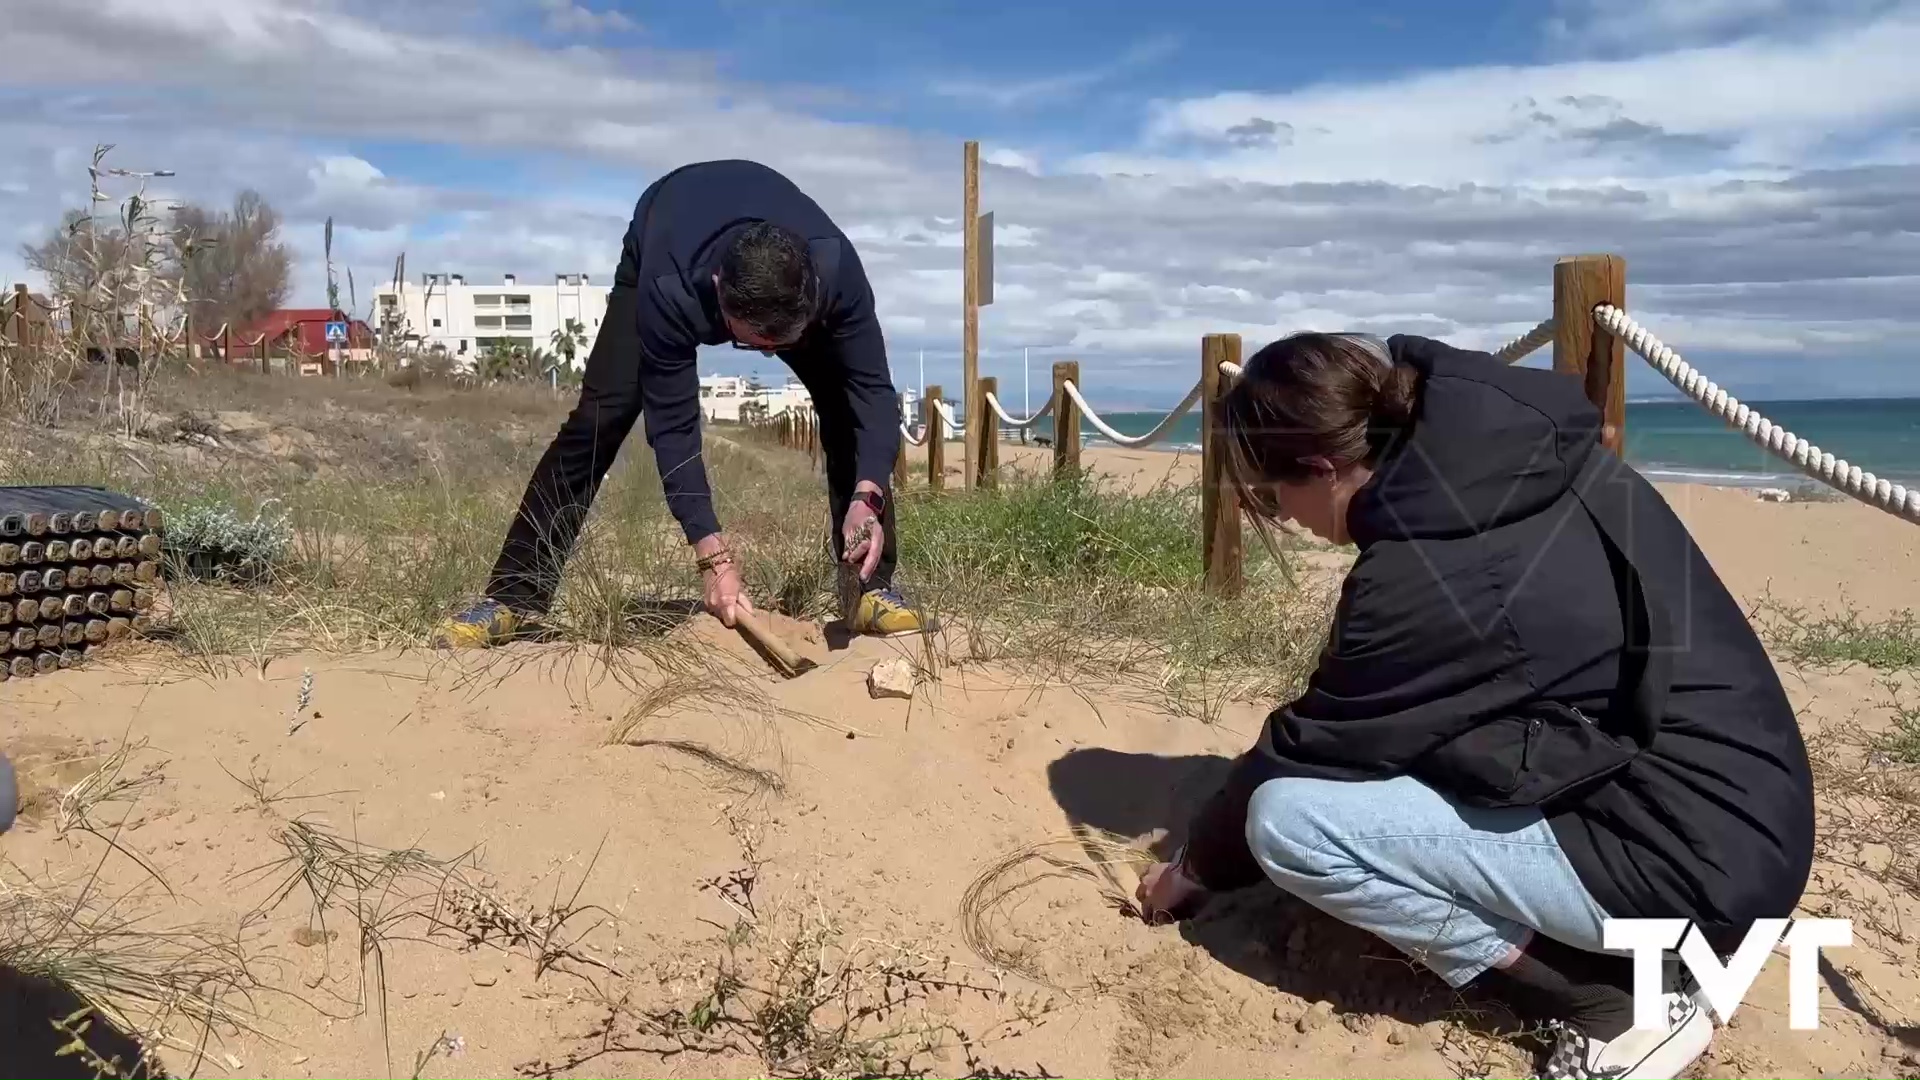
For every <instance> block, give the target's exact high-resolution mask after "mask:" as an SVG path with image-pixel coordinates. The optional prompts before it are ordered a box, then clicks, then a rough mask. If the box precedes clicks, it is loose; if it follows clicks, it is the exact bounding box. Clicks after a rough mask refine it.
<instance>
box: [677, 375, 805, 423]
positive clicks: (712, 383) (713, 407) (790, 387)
mask: <svg viewBox="0 0 1920 1080" xmlns="http://www.w3.org/2000/svg"><path fill="white" fill-rule="evenodd" d="M755 403H757V404H759V405H761V406H763V407H764V408H765V409H766V415H768V416H778V415H780V414H781V413H783V412H786V411H787V410H788V409H796V410H797V409H804V408H806V407H807V406H808V405H810V404H812V403H813V395H812V394H809V393H807V388H806V387H804V386H802V385H800V383H799V381H798V380H796V379H788V380H787V383H786V385H785V386H779V387H773V386H761V385H760V384H759V383H758V382H756V381H754V380H752V379H743V378H741V377H740V376H738V375H702V376H700V413H701V415H703V416H705V417H706V418H707V419H708V420H723V421H728V422H738V421H739V419H740V409H741V407H742V406H745V405H749V404H755Z"/></svg>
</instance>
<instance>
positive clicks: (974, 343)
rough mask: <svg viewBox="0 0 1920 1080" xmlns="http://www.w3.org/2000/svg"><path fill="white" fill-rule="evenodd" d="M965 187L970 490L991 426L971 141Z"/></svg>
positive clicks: (964, 379)
mask: <svg viewBox="0 0 1920 1080" xmlns="http://www.w3.org/2000/svg"><path fill="white" fill-rule="evenodd" d="M965 162H966V183H965V188H964V196H963V199H962V206H961V211H960V230H961V241H962V244H963V245H964V246H963V248H962V251H963V253H964V255H963V258H962V260H961V272H962V276H963V277H964V278H965V281H964V283H963V285H962V289H963V291H964V295H965V303H966V308H965V311H964V316H965V321H964V322H963V323H962V326H961V331H960V365H961V368H962V369H963V370H962V371H961V372H960V386H961V394H962V395H963V396H964V397H965V399H966V416H965V421H966V425H967V427H966V444H965V446H964V447H963V448H962V451H961V452H962V454H963V460H964V461H965V468H963V469H962V470H961V473H962V475H963V476H964V477H965V478H966V486H967V487H968V488H969V489H971V488H972V487H973V481H974V476H975V468H976V463H977V462H978V461H979V460H980V447H981V445H982V443H981V442H980V437H981V435H982V434H984V433H985V432H986V431H987V429H988V425H986V424H982V423H981V422H980V420H979V416H980V411H981V407H980V250H979V246H978V241H979V237H978V236H977V235H976V233H977V232H978V231H979V229H978V226H979V222H980V144H979V143H978V142H975V141H973V140H971V139H969V140H968V141H967V146H966V153H965Z"/></svg>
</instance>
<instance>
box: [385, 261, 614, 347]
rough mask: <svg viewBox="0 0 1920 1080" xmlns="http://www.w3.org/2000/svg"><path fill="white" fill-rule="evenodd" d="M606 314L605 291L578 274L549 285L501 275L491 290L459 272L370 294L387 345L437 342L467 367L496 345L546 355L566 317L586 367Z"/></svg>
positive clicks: (430, 276)
mask: <svg viewBox="0 0 1920 1080" xmlns="http://www.w3.org/2000/svg"><path fill="white" fill-rule="evenodd" d="M606 312H607V286H605V285H595V284H593V283H592V282H591V281H589V280H588V278H587V275H585V274H555V275H554V278H553V284H551V285H547V284H539V285H532V284H523V283H522V282H521V281H520V280H519V279H518V278H517V277H516V276H515V275H513V274H508V275H506V276H505V277H504V278H503V279H502V280H501V282H500V283H499V284H497V285H477V284H472V283H470V282H468V281H467V279H466V275H464V274H431V273H430V274H422V275H420V281H419V283H418V284H415V283H413V282H407V281H396V282H392V283H389V284H387V285H385V286H382V287H381V288H380V289H379V290H377V291H376V292H375V294H374V312H373V324H374V327H375V329H376V330H377V331H378V332H379V333H380V334H381V335H382V337H383V338H384V339H385V340H386V341H387V342H389V343H392V344H397V345H413V346H416V347H419V348H423V349H430V348H433V347H434V346H436V345H438V346H440V347H441V348H443V349H445V350H446V351H447V353H448V354H449V355H451V356H454V357H456V358H458V359H462V360H465V361H467V362H469V363H471V362H472V361H473V359H474V358H475V357H477V356H479V355H480V354H482V353H485V352H486V351H487V350H488V349H489V348H490V347H492V346H493V345H494V344H495V343H497V342H504V343H506V344H508V345H515V346H519V347H521V348H525V349H528V350H532V349H548V350H552V349H553V347H554V346H553V335H554V332H555V331H557V330H559V329H561V328H562V327H563V326H565V325H566V323H567V321H568V320H573V321H575V322H577V323H578V324H579V326H580V331H581V333H582V335H583V340H582V341H581V342H580V344H579V345H578V346H577V347H576V349H575V354H574V356H575V363H576V364H585V363H586V359H587V353H588V351H590V350H591V349H592V348H593V339H594V338H595V337H597V336H598V335H599V333H600V321H601V320H602V319H604V318H605V317H606Z"/></svg>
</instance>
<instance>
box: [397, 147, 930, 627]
mask: <svg viewBox="0 0 1920 1080" xmlns="http://www.w3.org/2000/svg"><path fill="white" fill-rule="evenodd" d="M722 342H731V343H732V344H733V345H734V347H735V348H739V349H748V350H755V351H758V352H760V353H762V354H764V355H768V356H774V355H777V356H779V357H780V359H781V360H782V361H784V362H785V363H786V364H787V366H788V367H791V368H792V369H793V371H794V373H795V374H796V375H797V376H798V377H799V379H800V381H801V383H802V384H804V385H805V386H806V388H807V391H808V393H809V394H810V395H812V398H813V407H814V410H815V411H816V412H817V413H818V415H819V419H820V439H821V444H822V449H823V451H824V456H825V458H826V464H827V490H828V499H829V505H830V507H831V511H832V516H833V520H834V521H835V522H837V523H839V528H837V529H836V530H834V537H833V549H834V554H835V555H836V556H837V557H839V558H840V559H841V560H842V561H843V562H845V563H847V564H849V565H850V566H851V567H852V568H853V569H855V570H857V572H858V573H859V575H860V580H861V593H860V599H859V602H858V605H857V607H856V609H855V611H854V612H853V614H852V615H851V617H850V619H849V627H848V628H849V629H850V630H852V631H854V632H856V633H865V634H878V635H888V636H891V635H896V634H911V633H917V632H920V631H921V630H922V629H923V628H924V626H923V620H922V616H921V614H920V613H919V612H918V611H916V610H914V609H911V608H909V607H908V606H907V605H906V603H905V602H904V601H903V600H902V599H901V598H900V596H899V594H898V593H897V592H895V591H894V589H893V570H894V545H895V530H894V516H893V500H892V498H891V497H890V494H889V491H888V483H889V480H890V478H891V476H892V474H893V463H894V457H895V455H896V454H897V453H898V452H899V445H900V444H899V440H900V413H899V407H898V399H897V398H896V397H895V392H894V388H893V381H892V378H891V376H890V375H889V373H888V368H887V348H886V342H885V340H884V339H883V338H882V336H881V333H880V322H879V320H878V318H877V317H876V316H875V314H874V302H873V290H872V288H871V287H870V286H869V285H868V283H867V275H866V271H865V269H863V268H862V267H861V265H860V257H859V256H858V255H857V254H856V253H855V252H854V249H853V244H852V242H850V241H849V240H848V239H847V237H846V234H845V233H843V232H841V231H840V229H839V227H838V226H836V225H835V224H834V223H833V220H832V219H831V218H829V217H828V216H827V214H826V212H825V211H823V210H822V209H821V208H820V207H819V206H818V205H817V204H816V203H815V202H814V201H813V200H812V199H811V198H809V197H808V196H807V195H806V194H804V193H803V192H801V191H800V189H799V188H798V187H796V186H794V184H793V182H792V181H790V180H788V179H787V178H786V177H784V176H781V175H780V174H779V173H777V172H775V171H773V170H772V169H770V168H767V167H766V166H764V165H759V164H756V163H754V162H751V161H707V162H699V163H696V164H692V165H686V166H682V167H681V168H678V169H675V170H674V171H672V172H670V173H668V174H667V175H665V176H663V177H661V178H660V179H658V180H656V181H654V182H653V184H652V185H650V186H649V187H648V188H647V190H646V191H645V192H643V193H642V194H641V196H640V201H639V203H638V204H637V205H636V206H635V207H634V212H633V221H632V223H631V224H630V225H629V226H628V229H627V235H626V240H625V242H624V244H623V245H622V252H621V257H620V269H619V272H618V273H616V274H615V275H614V282H613V290H612V292H611V293H610V294H609V295H608V298H607V313H606V317H605V319H604V320H603V323H602V325H601V328H600V333H599V336H598V338H597V339H596V340H595V341H594V345H593V351H592V353H591V354H590V355H589V356H588V357H587V367H586V372H585V381H584V385H582V387H581V390H580V401H579V404H577V405H575V406H574V409H573V412H572V414H571V415H569V416H568V417H567V420H566V423H564V424H563V425H561V428H560V432H559V434H557V435H555V436H554V439H553V443H552V445H550V446H548V447H547V452H546V453H545V454H544V455H543V456H542V457H541V458H540V463H539V464H538V465H537V466H535V467H534V471H533V478H532V479H531V480H530V481H529V482H528V484H527V490H526V494H525V496H524V497H523V498H522V500H521V503H520V509H519V512H518V513H517V514H516V515H515V516H514V519H513V524H512V525H511V526H510V527H509V528H508V530H507V538H506V543H505V545H504V546H503V547H502V549H501V552H500V558H499V560H498V561H497V562H496V563H495V564H494V569H493V575H492V578H491V580H489V582H488V583H487V591H486V598H485V599H484V600H482V601H481V602H480V603H478V604H476V605H475V606H473V607H472V608H470V609H468V610H467V611H465V612H462V613H461V614H459V615H456V616H454V617H453V618H451V619H449V620H447V622H445V623H444V624H442V626H441V628H440V631H439V633H438V634H437V635H436V641H435V643H436V644H438V645H441V646H444V647H465V646H478V645H492V644H496V643H499V642H502V641H505V640H508V639H511V638H513V637H515V636H517V635H518V634H520V633H522V632H524V630H525V629H526V628H527V626H528V624H529V623H530V621H531V620H532V619H534V618H536V617H538V616H539V615H541V614H543V613H544V612H545V611H546V609H547V608H548V606H549V605H551V603H552V602H553V596H554V593H555V592H556V591H557V589H558V587H559V578H560V571H561V568H562V566H563V565H564V564H565V562H566V559H567V557H568V555H569V554H570V553H571V552H572V549H573V545H574V543H575V541H576V540H577V538H578V537H579V533H580V527H581V524H582V523H583V522H584V520H585V518H586V514H587V509H588V507H589V506H591V505H592V502H593V497H594V494H595V492H596V491H597V490H598V489H599V486H600V481H601V478H602V477H604V476H605V475H606V472H607V468H608V467H609V466H610V465H611V464H612V463H613V459H614V456H615V454H617V453H618V452H619V450H620V445H621V443H622V442H623V441H625V439H626V437H627V434H628V433H629V432H631V431H632V430H633V425H634V422H635V421H637V420H639V419H640V417H641V414H642V412H644V413H645V414H646V438H647V445H649V446H651V447H652V448H653V454H654V460H655V461H656V463H657V464H658V465H659V470H660V478H661V483H662V485H663V487H664V488H665V491H666V500H667V506H668V508H669V509H670V510H672V512H673V515H674V517H675V519H677V520H678V521H679V523H680V527H681V529H682V531H683V532H684V533H685V534H686V538H687V543H688V544H690V545H691V546H692V548H693V555H694V558H695V561H696V565H697V566H698V567H699V570H700V573H701V576H702V579H703V582H704V586H705V600H706V607H707V610H708V611H710V612H712V613H713V614H714V615H715V616H717V617H719V619H720V620H721V621H722V622H724V623H726V624H727V625H729V626H731V625H733V624H734V621H735V619H736V617H737V614H738V613H741V612H751V611H752V610H753V605H752V602H751V601H750V600H749V599H748V597H747V595H746V592H745V590H744V588H743V587H742V585H741V581H740V571H739V567H738V564H737V563H736V562H735V561H734V556H733V553H732V550H731V549H730V547H729V546H728V543H727V538H726V534H725V533H723V532H722V531H721V528H720V522H719V519H718V518H717V517H716V516H715V515H714V508H713V493H712V490H711V489H710V488H709V487H708V485H707V474H706V468H705V466H704V465H703V464H702V462H701V457H700V419H701V416H700V382H699V375H698V372H697V370H696V368H695V365H694V353H695V349H696V348H697V347H698V346H700V345H718V344H720V343H722Z"/></svg>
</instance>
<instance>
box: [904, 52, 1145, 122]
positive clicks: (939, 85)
mask: <svg viewBox="0 0 1920 1080" xmlns="http://www.w3.org/2000/svg"><path fill="white" fill-rule="evenodd" d="M1179 47H1180V42H1179V41H1178V39H1175V38H1172V37H1164V36H1163V37H1155V38H1149V39H1148V40H1146V41H1142V42H1140V43H1138V44H1136V45H1134V46H1132V47H1131V48H1129V49H1128V50H1127V51H1126V52H1124V53H1122V54H1121V55H1120V56H1118V57H1116V58H1115V59H1113V60H1110V61H1108V62H1106V63H1104V64H1099V65H1096V66H1094V67H1088V68H1082V69H1080V70H1077V71H1068V72H1064V73H1062V74H1059V75H1046V76H1041V77H1038V78H1031V79H995V78H990V77H981V76H973V77H966V78H950V79H941V80H937V81H935V82H934V83H933V84H932V86H931V87H930V89H931V90H932V92H933V93H935V94H937V95H939V96H941V97H949V98H954V99H957V100H960V101H966V102H970V103H972V104H977V105H987V106H991V107H993V108H998V109H1014V108H1025V107H1030V106H1034V105H1041V104H1049V103H1057V102H1060V101H1063V100H1066V99H1069V98H1074V97H1078V96H1080V95H1082V94H1084V93H1086V92H1087V91H1089V90H1091V89H1093V88H1094V87H1096V86H1099V85H1101V84H1102V83H1106V82H1110V81H1112V80H1114V79H1117V78H1119V77H1120V76H1122V75H1125V74H1128V73H1130V72H1134V71H1137V70H1139V69H1141V68H1145V67H1150V66H1152V65H1153V64H1156V63H1159V62H1160V61H1161V60H1165V59H1167V58H1168V57H1170V56H1172V55H1173V54H1174V53H1175V52H1177V51H1178V50H1179Z"/></svg>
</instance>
